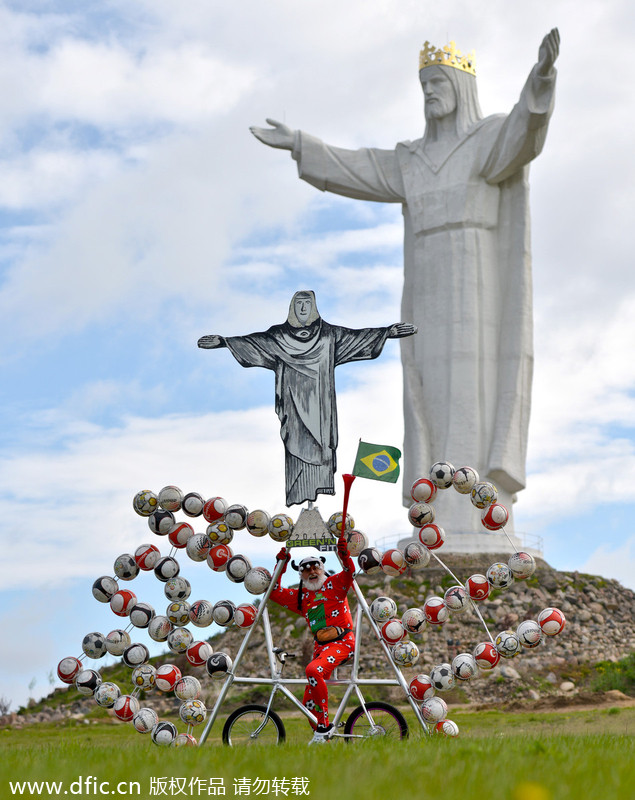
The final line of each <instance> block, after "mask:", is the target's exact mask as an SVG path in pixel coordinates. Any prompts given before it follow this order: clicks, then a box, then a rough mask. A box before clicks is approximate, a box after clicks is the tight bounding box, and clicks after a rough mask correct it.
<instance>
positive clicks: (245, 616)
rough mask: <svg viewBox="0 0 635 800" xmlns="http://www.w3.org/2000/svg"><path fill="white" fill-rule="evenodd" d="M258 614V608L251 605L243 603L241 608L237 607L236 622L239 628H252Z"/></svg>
mask: <svg viewBox="0 0 635 800" xmlns="http://www.w3.org/2000/svg"><path fill="white" fill-rule="evenodd" d="M257 614H258V609H257V608H256V606H252V605H251V604H250V603H241V604H240V605H239V606H236V611H235V612H234V622H235V623H236V625H238V627H239V628H251V626H252V625H253V624H254V621H255V619H256V615H257Z"/></svg>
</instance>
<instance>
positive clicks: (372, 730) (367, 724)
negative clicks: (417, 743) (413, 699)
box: [344, 700, 408, 742]
mask: <svg viewBox="0 0 635 800" xmlns="http://www.w3.org/2000/svg"><path fill="white" fill-rule="evenodd" d="M366 711H367V712H368V714H369V715H370V717H371V719H372V723H371V721H370V720H369V719H368V716H367V715H366V712H365V711H364V708H363V706H358V707H357V708H356V709H354V710H353V711H351V714H350V716H349V718H348V719H347V720H346V725H345V726H344V733H345V734H346V735H347V736H348V737H349V738H347V739H346V741H347V742H357V741H359V740H360V739H362V738H363V739H369V738H372V737H374V736H385V737H386V738H388V739H407V738H408V723H407V722H406V720H405V717H404V715H403V714H402V713H401V711H398V710H397V709H396V708H395V707H394V706H391V705H390V704H389V703H382V702H380V701H379V700H377V701H375V702H372V703H366Z"/></svg>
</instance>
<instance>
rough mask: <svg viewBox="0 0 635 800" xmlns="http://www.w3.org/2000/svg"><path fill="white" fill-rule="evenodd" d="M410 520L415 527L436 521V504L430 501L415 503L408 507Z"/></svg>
mask: <svg viewBox="0 0 635 800" xmlns="http://www.w3.org/2000/svg"><path fill="white" fill-rule="evenodd" d="M408 521H409V522H410V524H411V525H412V526H413V527H415V528H421V527H423V526H424V525H429V524H430V523H431V522H434V506H431V505H430V503H413V504H412V505H411V506H410V508H409V509H408Z"/></svg>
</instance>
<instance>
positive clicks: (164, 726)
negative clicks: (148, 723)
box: [150, 722, 178, 747]
mask: <svg viewBox="0 0 635 800" xmlns="http://www.w3.org/2000/svg"><path fill="white" fill-rule="evenodd" d="M177 735H178V731H177V729H176V725H174V724H173V723H172V722H157V724H156V725H155V726H154V728H152V732H151V733H150V736H151V737H152V741H153V742H154V744H156V745H159V747H170V745H171V744H172V743H173V742H174V740H175V739H176V737H177Z"/></svg>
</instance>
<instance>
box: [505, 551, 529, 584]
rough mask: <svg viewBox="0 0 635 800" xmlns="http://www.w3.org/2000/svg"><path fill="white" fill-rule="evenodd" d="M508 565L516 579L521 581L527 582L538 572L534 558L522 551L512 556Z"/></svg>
mask: <svg viewBox="0 0 635 800" xmlns="http://www.w3.org/2000/svg"><path fill="white" fill-rule="evenodd" d="M507 564H508V565H509V568H510V569H511V571H512V572H513V574H514V578H516V579H517V580H519V581H524V580H527V578H530V577H531V576H532V575H533V574H534V572H535V571H536V562H535V561H534V557H533V556H532V555H530V554H529V553H524V552H522V551H520V552H518V553H514V554H513V555H511V556H510V557H509V561H508V562H507Z"/></svg>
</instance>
